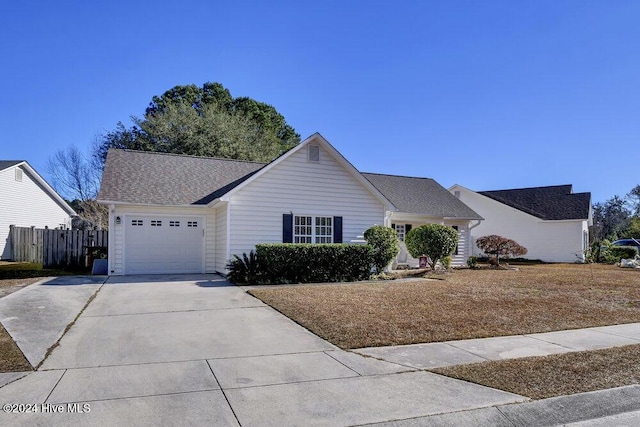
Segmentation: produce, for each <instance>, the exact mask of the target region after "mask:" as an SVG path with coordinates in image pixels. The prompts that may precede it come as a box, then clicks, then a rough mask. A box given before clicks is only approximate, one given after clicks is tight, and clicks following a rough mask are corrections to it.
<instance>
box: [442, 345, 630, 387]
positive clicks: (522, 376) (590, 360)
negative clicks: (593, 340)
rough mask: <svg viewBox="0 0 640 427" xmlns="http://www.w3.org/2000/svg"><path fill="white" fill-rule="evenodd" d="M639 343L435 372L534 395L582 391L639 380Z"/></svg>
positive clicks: (477, 364) (461, 366)
mask: <svg viewBox="0 0 640 427" xmlns="http://www.w3.org/2000/svg"><path fill="white" fill-rule="evenodd" d="M638 360H640V345H628V346H624V347H614V348H606V349H603V350H592V351H579V352H574V353H563V354H553V355H550V356H544V357H526V358H522V359H510V360H496V361H490V362H482V363H474V364H471V365H458V366H451V367H447V368H438V369H434V370H433V372H435V373H438V374H442V375H447V376H449V377H453V378H458V379H461V380H465V381H471V382H474V383H477V384H482V385H485V386H487V387H493V388H498V389H501V390H505V391H510V392H511V393H516V394H520V395H523V396H527V397H530V398H532V399H546V398H548V397H554V396H562V395H565V394H574V393H583V392H587V391H595V390H601V389H605V388H613V387H621V386H624V385H632V384H638V383H639V382H640V367H638Z"/></svg>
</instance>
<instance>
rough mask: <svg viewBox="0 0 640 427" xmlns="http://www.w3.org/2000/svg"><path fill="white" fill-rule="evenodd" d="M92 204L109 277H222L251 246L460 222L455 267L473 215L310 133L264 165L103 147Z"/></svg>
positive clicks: (436, 191) (425, 185) (434, 188)
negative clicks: (102, 222) (367, 169)
mask: <svg viewBox="0 0 640 427" xmlns="http://www.w3.org/2000/svg"><path fill="white" fill-rule="evenodd" d="M404 185H406V186H407V187H406V188H403V186H404ZM412 197H418V198H422V199H424V200H425V201H424V202H422V203H418V204H415V206H414V205H411V204H410V203H409V200H410V198H412ZM394 200H395V202H394ZM98 201H99V202H100V203H103V204H105V205H107V206H108V207H109V231H110V233H109V272H110V274H114V275H121V274H143V273H191V272H195V273H205V272H206V273H209V272H220V273H224V272H225V271H226V264H227V262H228V260H229V259H230V258H231V257H232V255H234V254H238V255H241V254H242V253H248V252H249V251H250V250H252V249H254V248H255V245H256V244H258V243H276V242H285V243H343V242H344V243H347V242H355V241H358V240H361V238H362V234H363V233H364V231H365V230H366V229H368V228H369V227H371V226H373V225H376V224H386V225H389V226H391V225H395V226H396V230H398V232H399V233H400V232H401V226H404V227H405V228H404V230H405V232H406V229H407V225H409V226H415V225H420V224H422V223H426V222H438V223H442V224H450V225H452V226H458V227H459V231H460V232H461V235H463V236H464V237H463V238H462V239H461V243H460V248H461V249H460V255H459V256H458V258H456V262H458V263H461V262H464V261H463V260H462V258H463V257H464V254H467V253H469V252H468V251H469V249H468V244H467V243H466V242H468V227H469V218H473V219H479V218H480V216H479V215H477V214H475V213H474V212H473V211H472V210H471V209H469V208H466V207H464V204H463V203H462V202H460V201H459V200H457V199H456V198H455V197H454V196H453V195H451V194H450V193H448V192H447V191H446V189H444V188H442V187H441V186H440V185H439V184H437V183H436V182H435V181H433V180H427V179H422V178H406V177H391V176H384V175H376V174H362V173H360V172H359V171H358V170H357V169H356V168H355V167H354V166H353V165H352V164H351V163H349V161H347V160H346V159H345V158H344V157H343V156H342V155H341V154H340V153H339V152H338V151H337V150H336V149H335V148H334V147H333V146H332V145H331V144H330V143H329V142H328V141H327V140H326V139H324V138H323V137H322V136H321V135H320V134H318V133H316V134H314V135H312V136H311V137H309V138H307V139H306V140H304V141H303V142H302V143H300V144H299V145H298V146H296V147H295V148H293V149H291V150H289V151H288V152H286V153H284V154H283V155H281V156H280V157H278V158H277V159H275V160H274V161H272V162H271V163H268V164H264V163H255V162H246V161H236V160H228V159H215V158H206V157H193V156H183V155H174V154H162V153H156V152H142V151H131V150H117V149H114V150H109V152H108V154H107V159H106V163H105V168H104V172H103V177H102V184H101V188H100V193H99V195H98ZM395 203H398V204H399V205H400V206H396V205H395ZM440 204H442V205H443V206H440ZM449 208H451V209H449ZM403 209H404V210H406V211H403ZM465 233H466V234H465Z"/></svg>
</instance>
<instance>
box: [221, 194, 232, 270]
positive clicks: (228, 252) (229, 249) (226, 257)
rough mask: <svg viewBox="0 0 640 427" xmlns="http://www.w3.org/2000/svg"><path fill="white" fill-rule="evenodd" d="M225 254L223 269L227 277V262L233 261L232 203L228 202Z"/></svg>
mask: <svg viewBox="0 0 640 427" xmlns="http://www.w3.org/2000/svg"><path fill="white" fill-rule="evenodd" d="M226 246H227V247H226V248H225V252H226V256H225V267H223V271H221V273H224V275H225V276H226V275H227V267H226V265H227V261H228V260H230V259H231V201H228V202H227V244H226Z"/></svg>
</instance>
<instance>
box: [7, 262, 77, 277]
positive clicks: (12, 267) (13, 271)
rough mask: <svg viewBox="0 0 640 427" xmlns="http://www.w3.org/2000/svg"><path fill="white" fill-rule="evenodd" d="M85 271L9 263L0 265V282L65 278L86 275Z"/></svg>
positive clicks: (27, 263) (31, 263)
mask: <svg viewBox="0 0 640 427" xmlns="http://www.w3.org/2000/svg"><path fill="white" fill-rule="evenodd" d="M86 273H87V271H85V270H82V271H65V270H60V269H45V268H42V264H39V263H34V262H9V263H2V264H0V280H4V279H28V278H32V277H48V276H65V275H72V274H86Z"/></svg>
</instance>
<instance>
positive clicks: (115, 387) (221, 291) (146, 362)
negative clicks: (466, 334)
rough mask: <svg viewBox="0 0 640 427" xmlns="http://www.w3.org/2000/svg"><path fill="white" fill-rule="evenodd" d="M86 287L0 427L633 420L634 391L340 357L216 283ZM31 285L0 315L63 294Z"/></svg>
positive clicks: (3, 398)
mask: <svg viewBox="0 0 640 427" xmlns="http://www.w3.org/2000/svg"><path fill="white" fill-rule="evenodd" d="M61 279H62V278H61ZM62 280H63V281H64V279H62ZM84 285H86V286H94V287H93V288H90V287H87V288H86V289H87V291H82V292H80V291H79V292H78V293H77V294H73V293H71V294H68V295H67V296H68V297H69V298H70V299H71V297H70V295H75V296H74V297H73V299H74V303H73V307H75V310H76V313H75V314H73V315H71V314H70V313H69V311H68V310H62V309H61V308H60V310H58V311H56V312H57V313H59V314H60V316H59V319H57V320H55V322H54V321H52V325H53V324H55V325H58V326H57V327H58V328H60V327H62V324H64V322H65V321H66V320H65V319H71V320H69V322H71V321H73V319H75V316H76V315H77V314H78V313H79V312H80V310H82V308H83V307H84V303H82V300H83V299H84V298H85V296H86V300H85V303H86V301H89V298H90V296H91V295H93V294H94V293H96V292H97V294H96V296H95V299H93V300H92V301H90V303H89V304H88V305H87V306H86V308H85V309H84V311H83V312H82V314H80V316H79V317H78V319H77V320H76V322H75V324H73V326H72V327H71V328H70V329H69V330H68V332H67V333H66V334H65V335H64V337H63V338H62V339H61V340H60V343H59V344H60V345H59V346H58V347H57V348H55V350H53V352H52V353H51V354H50V355H49V356H48V357H47V358H46V360H45V361H44V362H43V364H42V366H41V368H40V369H39V370H38V371H37V372H33V373H28V374H24V373H17V374H0V404H7V403H16V404H19V403H22V404H29V403H36V404H38V405H39V406H37V408H38V409H39V412H38V413H20V414H15V413H0V425H61V426H62V425H64V426H67V425H105V426H111V425H149V426H156V425H242V426H253V425H256V426H263V425H274V426H275V425H277V426H282V425H328V426H335V425H366V424H376V425H398V426H418V425H462V426H464V425H474V426H477V425H509V426H513V425H556V424H562V423H573V422H578V423H580V422H592V423H595V424H584V425H604V424H597V422H606V421H611V420H615V422H618V421H624V420H637V419H638V416H639V415H638V414H640V412H638V411H640V387H638V386H631V387H623V388H619V389H613V390H605V391H602V392H595V393H585V394H581V395H574V396H567V397H562V398H555V399H547V400H545V401H536V402H531V401H529V399H527V398H525V397H522V396H518V395H515V394H512V393H507V392H504V391H501V390H495V389H491V388H488V387H484V386H480V385H477V384H471V383H467V382H464V381H459V380H455V379H452V378H447V377H443V376H440V375H436V374H433V373H430V372H425V371H423V370H421V369H423V366H426V365H429V364H430V363H432V362H429V360H431V359H434V360H435V359H437V357H435V356H426V357H425V356H424V354H428V353H429V351H430V349H433V348H438V347H428V346H429V345H428V344H427V345H419V346H403V347H398V348H395V350H397V351H398V352H402V351H404V352H405V353H407V349H411V351H409V353H412V352H413V353H415V354H418V353H422V354H423V358H422V359H419V358H418V359H413V358H410V357H408V356H402V357H399V358H397V360H395V361H391V359H392V358H393V357H397V355H398V353H394V352H393V350H394V348H385V349H381V350H383V351H386V352H387V353H386V354H382V355H381V354H378V355H376V356H375V358H374V357H365V356H362V355H360V354H357V353H354V352H346V351H343V350H340V349H338V348H336V347H335V346H333V345H332V344H330V343H328V342H326V341H324V340H322V339H320V338H319V337H317V336H316V335H314V334H312V333H310V332H309V331H307V330H306V329H304V328H302V327H301V326H300V325H298V324H296V323H295V322H293V321H291V320H290V319H288V318H286V317H284V316H283V315H281V314H280V313H278V312H276V311H275V310H273V309H272V308H270V307H268V306H266V305H265V304H263V303H262V302H261V301H259V300H257V299H255V298H253V297H252V296H250V295H248V294H247V293H246V292H244V291H243V290H242V289H240V288H238V287H235V286H233V285H230V284H229V283H227V282H226V281H224V279H222V278H221V277H220V276H216V275H195V276H148V277H147V276H131V277H120V278H114V277H112V278H109V279H108V280H107V281H106V283H105V284H104V285H101V284H99V283H96V284H86V283H85V284H82V285H76V286H84ZM32 286H33V285H32ZM68 288H72V286H71V285H70V284H69V285H68ZM37 289H38V288H37V287H36V290H29V289H28V288H25V289H23V290H20V291H18V292H16V293H15V294H12V295H16V297H14V299H13V300H10V302H9V303H6V304H5V306H6V307H5V308H6V309H9V310H13V312H18V311H19V310H18V309H17V308H15V307H19V306H21V305H22V306H23V307H26V306H25V304H26V305H27V306H28V305H29V303H28V302H29V301H38V302H37V304H44V306H45V307H46V306H47V305H48V304H50V303H48V302H46V301H45V300H46V298H45V299H42V298H44V296H45V295H50V296H51V298H52V301H59V300H58V298H60V295H58V294H55V293H54V294H55V295H54V294H49V293H48V292H49V289H53V287H50V288H46V290H44V291H43V290H37ZM59 289H66V287H60V288H59ZM78 289H81V288H78ZM89 290H92V292H93V293H92V292H89ZM35 295H39V296H40V297H39V298H35ZM21 298H22V299H23V300H22V301H20V299H21ZM0 301H1V300H0ZM71 305H72V304H69V306H70V307H71ZM11 306H15V307H14V308H11ZM56 306H57V305H56ZM7 307H8V308H7ZM71 311H73V310H71ZM47 312H48V310H40V311H37V310H32V311H31V314H32V315H31V317H29V316H26V317H23V318H22V321H21V322H19V323H20V324H21V328H22V329H20V328H14V331H15V332H16V334H17V340H19V341H20V342H21V343H23V344H24V343H25V342H28V341H29V340H30V339H31V338H29V339H27V338H28V337H38V336H40V337H42V338H44V337H54V336H55V335H56V334H53V333H47V334H44V335H38V334H35V335H34V333H33V332H32V331H29V327H30V326H29V325H31V327H33V328H39V327H40V326H41V325H42V324H43V322H44V320H43V318H39V316H40V317H46V316H42V313H47ZM39 313H40V314H39ZM2 321H3V323H4V321H5V320H2ZM9 321H11V319H10V318H9ZM65 327H66V325H65V326H64V327H62V329H60V330H59V331H58V333H59V334H62V332H63V331H64V328H65ZM623 327H624V328H628V330H623V329H624V328H623ZM635 328H637V326H636V327H634V326H633V325H622V326H619V327H615V328H614V330H613V332H612V331H610V330H608V329H606V328H595V329H603V331H600V330H598V331H595V332H597V334H600V335H603V336H606V337H608V338H607V340H608V341H606V340H605V339H604V338H602V337H600V335H597V334H596V335H593V333H592V332H588V333H587V335H586V336H583V335H581V334H584V333H585V332H584V331H582V332H580V331H578V332H576V331H572V333H570V334H568V335H567V336H565V337H564V341H563V343H560V344H559V343H556V342H555V341H558V339H559V338H557V337H562V335H561V333H553V334H558V335H554V336H553V337H552V338H547V339H546V341H545V340H543V339H541V338H531V337H525V338H529V339H531V340H532V341H529V339H527V340H525V341H522V340H521V339H520V340H516V339H514V337H505V338H506V339H507V340H506V341H505V342H504V343H502V344H498V343H499V342H498V341H490V340H495V339H493V338H491V339H488V340H468V341H478V342H475V343H467V346H466V347H465V346H464V345H462V344H461V342H457V344H455V345H452V344H451V343H441V344H443V345H446V346H447V347H446V348H447V349H448V350H449V349H454V350H460V351H463V352H465V354H466V355H467V356H465V357H469V356H468V355H473V356H474V357H476V358H480V359H481V360H485V358H488V357H492V356H489V355H490V354H498V355H502V356H501V357H507V356H508V355H510V356H514V355H517V356H520V355H529V353H530V352H532V351H534V349H535V348H537V350H535V351H539V352H540V351H542V352H548V351H551V350H550V348H549V347H548V346H549V345H556V346H560V347H561V348H566V349H568V348H569V347H566V346H567V345H572V346H573V347H571V348H572V349H574V350H575V349H577V348H578V347H580V345H581V344H580V343H581V342H583V341H584V340H587V341H589V340H591V339H593V338H594V336H595V337H600V338H602V339H603V341H601V344H600V345H602V346H604V345H607V346H608V345H620V344H621V343H622V341H619V340H617V338H625V339H630V340H636V338H633V337H635V336H636V332H637V331H638V330H637V329H635ZM49 329H50V330H52V329H54V328H53V326H51V327H49ZM588 331H591V330H588ZM623 333H624V335H621V334H623ZM21 334H24V335H23V336H22V337H21V336H20V335H21ZM538 335H546V334H538ZM614 337H617V338H614ZM47 339H48V340H50V339H51V338H47ZM508 339H511V341H508ZM508 342H510V343H511V344H509V345H507V344H508ZM634 342H637V341H634ZM483 343H484V344H483ZM487 343H490V344H491V345H489V344H487ZM535 343H538V347H535V346H534V344H535ZM571 343H573V344H571ZM28 345H32V346H34V344H33V343H29V344H28ZM420 346H422V347H420ZM425 346H427V347H425ZM456 346H457V347H456ZM500 346H502V347H500ZM37 347H40V348H44V347H46V344H40V345H38V346H37ZM500 348H503V350H500ZM524 349H527V350H524ZM554 349H555V348H554ZM374 350H376V349H361V350H359V351H360V352H363V353H365V352H369V351H374ZM419 350H420V351H419ZM460 354H462V353H460ZM482 355H484V356H482ZM378 357H387V358H388V359H389V360H390V361H383V360H379V359H378ZM438 357H439V358H441V359H446V358H445V357H444V356H442V354H441V353H440V355H439V356H438ZM36 358H37V357H36ZM461 359H464V358H463V357H461V356H455V357H452V358H451V359H446V360H445V361H447V360H448V363H449V364H452V362H454V361H457V360H461ZM425 360H426V361H425ZM87 409H88V412H87ZM43 411H47V412H46V413H43ZM54 411H55V412H54ZM634 411H637V412H638V413H635V412H634Z"/></svg>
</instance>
